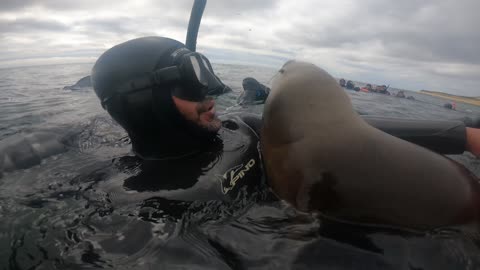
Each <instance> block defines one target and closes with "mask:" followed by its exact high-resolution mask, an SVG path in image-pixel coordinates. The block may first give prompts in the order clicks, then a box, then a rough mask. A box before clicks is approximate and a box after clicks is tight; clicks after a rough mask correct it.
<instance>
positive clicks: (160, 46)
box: [92, 37, 212, 159]
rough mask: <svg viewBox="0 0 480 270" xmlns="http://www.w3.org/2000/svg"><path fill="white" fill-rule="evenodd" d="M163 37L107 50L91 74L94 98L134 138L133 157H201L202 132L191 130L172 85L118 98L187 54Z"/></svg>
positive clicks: (147, 89) (179, 44)
mask: <svg viewBox="0 0 480 270" xmlns="http://www.w3.org/2000/svg"><path fill="white" fill-rule="evenodd" d="M184 47H185V45H183V44H182V43H181V42H178V41H176V40H173V39H169V38H164V37H144V38H138V39H133V40H130V41H127V42H124V43H121V44H119V45H117V46H114V47H112V48H111V49H109V50H107V51H106V52H105V53H104V54H102V55H101V56H100V58H99V59H98V60H97V62H96V63H95V65H94V67H93V69H92V83H93V87H94V89H95V93H96V94H97V96H98V97H99V99H100V101H101V103H104V101H105V99H108V100H109V101H108V102H107V104H106V105H105V108H106V109H107V111H108V113H109V114H110V115H111V116H112V118H113V119H115V121H116V122H117V123H119V124H120V125H121V126H122V127H123V128H124V129H125V130H126V131H127V132H128V135H129V136H130V139H131V141H132V145H133V150H134V152H135V153H136V154H137V155H138V156H140V157H142V158H144V159H168V158H173V157H179V156H184V155H186V154H188V153H191V152H195V151H197V150H198V149H199V148H200V147H201V146H203V145H204V144H205V138H206V137H212V135H210V134H205V132H204V131H203V129H201V128H199V127H196V126H194V125H192V124H191V123H190V122H189V121H187V120H186V119H185V118H184V117H183V116H182V115H181V114H180V112H179V111H178V109H177V108H176V106H175V104H174V102H173V99H172V91H173V89H174V87H175V85H174V84H172V85H162V86H155V85H151V86H149V87H147V88H145V89H139V92H136V93H129V94H128V95H126V94H122V95H118V93H117V92H118V89H119V88H121V87H122V86H123V85H124V84H126V83H129V82H130V81H131V80H133V79H136V78H139V77H145V75H146V74H149V73H151V72H152V71H154V70H157V69H161V68H166V67H171V66H173V65H175V63H174V59H173V57H172V53H173V52H175V51H176V50H178V49H180V48H184Z"/></svg>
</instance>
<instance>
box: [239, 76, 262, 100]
mask: <svg viewBox="0 0 480 270" xmlns="http://www.w3.org/2000/svg"><path fill="white" fill-rule="evenodd" d="M242 86H243V92H242V93H241V94H240V96H239V98H238V100H239V104H252V103H264V102H265V100H266V99H267V97H268V93H269V92H270V88H268V87H266V86H265V85H263V84H261V83H259V82H258V81H257V80H256V79H254V78H251V77H247V78H245V79H243V82H242Z"/></svg>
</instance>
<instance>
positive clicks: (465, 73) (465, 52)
mask: <svg viewBox="0 0 480 270" xmlns="http://www.w3.org/2000/svg"><path fill="white" fill-rule="evenodd" d="M192 3H193V0H175V1H173V0H123V1H118V0H117V1H111V0H81V1H65V0H1V1H0V68H5V67H12V66H23V65H37V64H51V63H76V62H86V63H94V61H95V59H96V58H97V57H98V56H99V55H100V54H101V53H102V52H103V51H105V50H106V49H108V48H110V47H112V46H114V45H115V44H118V43H120V42H123V41H126V40H129V39H132V38H136V37H141V36H151V35H160V36H167V37H171V38H174V39H178V40H180V41H182V42H183V41H184V40H185V34H186V28H187V24H188V18H189V14H190V10H191V6H192ZM479 10H480V1H478V0H422V1H420V0H415V1H414V0H403V1H398V0H395V1H390V0H363V1H357V0H322V1H320V0H317V1H315V0H295V1H293V0H229V1H227V0H208V4H207V8H206V10H205V14H204V17H203V20H202V25H201V28H200V34H199V40H198V50H199V51H201V52H204V53H205V54H206V55H207V56H208V57H209V58H210V59H211V60H212V62H217V63H239V64H248V65H263V66H271V67H274V68H278V67H280V66H281V64H282V63H283V62H285V61H286V60H288V59H302V60H308V61H310V62H314V63H315V64H317V65H319V66H321V67H323V68H324V69H326V70H327V71H329V72H330V73H331V74H332V75H334V76H336V77H345V78H347V79H353V80H357V81H366V82H372V83H376V84H383V83H385V84H391V85H392V86H394V87H397V88H405V89H412V90H420V89H429V90H439V91H444V92H450V93H456V94H462V95H470V96H480V52H479V48H480V29H479V28H480V16H479V15H478V12H479ZM0 72H1V70H0Z"/></svg>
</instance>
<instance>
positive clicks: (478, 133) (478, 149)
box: [466, 127, 480, 158]
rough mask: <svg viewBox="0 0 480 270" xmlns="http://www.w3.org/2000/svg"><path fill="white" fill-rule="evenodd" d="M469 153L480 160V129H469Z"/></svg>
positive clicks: (467, 146)
mask: <svg viewBox="0 0 480 270" xmlns="http://www.w3.org/2000/svg"><path fill="white" fill-rule="evenodd" d="M466 148H467V151H469V152H470V153H472V154H473V155H475V156H476V157H477V158H480V129H478V128H468V127H467V145H466Z"/></svg>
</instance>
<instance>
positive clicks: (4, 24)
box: [0, 18, 70, 35]
mask: <svg viewBox="0 0 480 270" xmlns="http://www.w3.org/2000/svg"><path fill="white" fill-rule="evenodd" d="M69 30H70V27H69V26H68V25H65V24H63V23H61V22H58V21H55V20H43V19H33V18H21V19H14V20H8V19H0V35H3V34H6V33H26V32H36V31H46V32H67V31H69Z"/></svg>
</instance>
